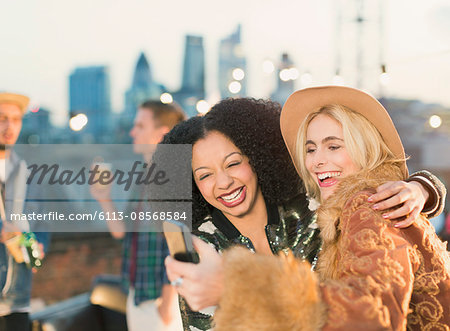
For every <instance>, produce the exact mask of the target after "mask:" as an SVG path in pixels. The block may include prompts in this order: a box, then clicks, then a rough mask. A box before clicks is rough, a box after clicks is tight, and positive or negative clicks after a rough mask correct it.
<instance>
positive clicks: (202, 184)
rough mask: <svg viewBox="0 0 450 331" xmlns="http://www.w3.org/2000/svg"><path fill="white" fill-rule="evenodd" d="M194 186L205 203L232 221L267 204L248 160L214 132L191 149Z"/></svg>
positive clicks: (224, 138)
mask: <svg viewBox="0 0 450 331" xmlns="http://www.w3.org/2000/svg"><path fill="white" fill-rule="evenodd" d="M192 170H193V175H194V180H195V183H196V184H197V187H198V189H199V190H200V193H201V194H202V195H203V197H204V198H205V200H206V201H207V202H208V203H209V204H211V205H212V206H213V207H215V208H217V209H219V210H220V211H222V212H223V213H224V214H225V216H227V217H228V218H229V219H230V220H231V219H232V218H233V217H239V218H240V217H244V216H247V215H249V214H250V213H251V211H252V209H253V207H254V206H255V203H256V202H257V201H264V198H263V196H262V193H261V190H260V188H259V186H258V179H257V177H256V173H255V172H254V171H253V169H252V167H251V165H250V163H249V161H248V158H247V157H246V156H245V155H243V154H242V152H241V151H240V150H239V148H237V147H236V146H235V145H234V144H233V143H232V142H231V140H229V139H228V138H227V137H226V136H224V135H223V134H221V133H219V132H217V131H212V132H210V133H208V134H207V136H206V137H205V138H204V139H201V140H199V141H197V142H196V143H195V144H194V146H193V147H192Z"/></svg>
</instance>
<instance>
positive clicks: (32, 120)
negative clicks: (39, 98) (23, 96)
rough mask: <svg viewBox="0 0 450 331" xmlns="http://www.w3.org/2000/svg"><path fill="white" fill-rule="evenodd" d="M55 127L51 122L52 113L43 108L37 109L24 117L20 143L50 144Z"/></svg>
mask: <svg viewBox="0 0 450 331" xmlns="http://www.w3.org/2000/svg"><path fill="white" fill-rule="evenodd" d="M53 133H54V127H53V125H52V123H51V122H50V112H49V111H48V110H47V109H44V108H42V107H40V108H36V109H34V110H32V111H30V112H28V113H26V114H25V116H24V117H23V125H22V130H21V131H20V137H19V143H21V144H26V143H36V144H38V143H40V144H50V143H53V141H52V134H53Z"/></svg>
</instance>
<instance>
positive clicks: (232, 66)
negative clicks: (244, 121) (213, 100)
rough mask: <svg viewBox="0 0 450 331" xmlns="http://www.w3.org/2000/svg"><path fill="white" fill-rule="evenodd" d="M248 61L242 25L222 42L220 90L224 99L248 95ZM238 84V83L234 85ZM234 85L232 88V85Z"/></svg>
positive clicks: (220, 48) (220, 49) (220, 47)
mask: <svg viewBox="0 0 450 331" xmlns="http://www.w3.org/2000/svg"><path fill="white" fill-rule="evenodd" d="M246 74H247V61H246V59H245V57H244V54H243V52H242V46H241V25H238V27H237V29H236V31H235V32H234V33H232V34H231V35H230V36H228V37H227V38H225V39H222V40H221V41H220V46H219V90H220V96H221V97H222V98H227V97H231V96H246V95H247V77H246V76H247V75H246ZM233 82H236V83H233ZM232 83H233V84H234V88H233V85H232V86H231V90H232V91H233V92H235V93H233V92H232V91H230V84H232Z"/></svg>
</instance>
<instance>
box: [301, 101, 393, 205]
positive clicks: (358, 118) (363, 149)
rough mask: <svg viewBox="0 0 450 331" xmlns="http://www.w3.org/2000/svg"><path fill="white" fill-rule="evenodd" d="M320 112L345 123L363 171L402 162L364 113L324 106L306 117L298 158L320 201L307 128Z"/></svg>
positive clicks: (350, 151) (354, 157)
mask: <svg viewBox="0 0 450 331" xmlns="http://www.w3.org/2000/svg"><path fill="white" fill-rule="evenodd" d="M318 115H326V116H328V117H330V118H332V119H334V120H335V121H337V122H338V123H339V124H340V125H341V126H342V132H343V136H344V143H345V148H346V150H347V152H348V154H349V156H350V158H351V159H352V161H353V163H355V165H356V166H357V167H358V168H359V169H360V170H372V169H375V168H376V167H378V166H380V165H381V164H382V163H384V162H400V161H402V160H399V159H397V158H396V157H395V156H394V153H392V151H391V150H390V149H389V147H388V146H387V145H386V143H385V142H384V141H383V138H382V137H381V134H380V132H379V131H378V130H377V128H376V127H375V126H374V125H373V124H372V123H371V122H369V120H368V119H367V118H365V117H364V116H363V115H361V114H360V113H357V112H355V111H353V110H351V109H349V108H347V107H345V106H342V105H335V104H332V105H326V106H323V107H322V108H320V109H319V110H318V111H315V112H312V113H310V114H309V115H308V116H307V117H306V118H305V119H304V120H303V123H302V124H301V126H300V128H299V130H298V132H297V140H296V148H295V161H296V162H297V169H299V171H300V176H301V177H302V179H303V182H304V183H305V187H306V191H307V193H308V195H309V196H310V197H312V198H314V199H316V200H318V201H320V190H319V186H318V184H317V181H316V180H315V179H314V178H313V177H312V176H311V174H310V173H309V171H308V169H306V166H305V158H306V131H307V129H308V126H309V123H311V121H312V120H313V119H314V118H316V117H317V116H318Z"/></svg>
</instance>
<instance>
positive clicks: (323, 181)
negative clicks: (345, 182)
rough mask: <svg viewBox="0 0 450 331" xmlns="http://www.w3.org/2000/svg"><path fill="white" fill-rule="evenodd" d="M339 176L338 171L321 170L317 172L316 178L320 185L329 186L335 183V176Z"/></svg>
mask: <svg viewBox="0 0 450 331" xmlns="http://www.w3.org/2000/svg"><path fill="white" fill-rule="evenodd" d="M340 176H341V172H340V171H329V172H321V173H318V174H317V179H318V182H319V186H320V187H329V186H333V185H335V184H336V183H337V182H338V180H337V177H340Z"/></svg>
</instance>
